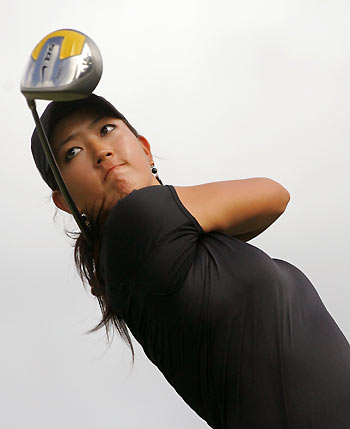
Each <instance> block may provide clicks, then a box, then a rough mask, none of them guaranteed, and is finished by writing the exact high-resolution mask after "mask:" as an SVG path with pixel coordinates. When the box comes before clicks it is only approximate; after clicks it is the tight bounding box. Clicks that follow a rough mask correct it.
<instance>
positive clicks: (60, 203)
mask: <svg viewBox="0 0 350 429" xmlns="http://www.w3.org/2000/svg"><path fill="white" fill-rule="evenodd" d="M52 199H53V202H54V203H55V206H56V207H57V208H59V209H61V210H63V211H65V212H67V213H70V214H72V212H71V211H70V209H69V206H68V204H67V203H66V200H65V199H64V198H63V195H62V193H61V191H53V193H52Z"/></svg>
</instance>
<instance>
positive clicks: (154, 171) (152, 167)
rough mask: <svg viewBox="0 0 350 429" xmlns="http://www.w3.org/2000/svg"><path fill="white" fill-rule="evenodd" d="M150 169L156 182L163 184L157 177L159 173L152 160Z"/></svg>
mask: <svg viewBox="0 0 350 429" xmlns="http://www.w3.org/2000/svg"><path fill="white" fill-rule="evenodd" d="M151 171H152V174H154V175H155V177H156V179H157V180H158V182H159V183H160V184H161V185H163V182H162V181H161V180H160V178H159V175H158V170H157V168H156V167H155V166H154V161H152V164H151Z"/></svg>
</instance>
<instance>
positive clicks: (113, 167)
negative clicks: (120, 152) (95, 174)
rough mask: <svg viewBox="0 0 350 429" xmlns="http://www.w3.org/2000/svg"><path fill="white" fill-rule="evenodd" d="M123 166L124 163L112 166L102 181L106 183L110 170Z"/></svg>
mask: <svg viewBox="0 0 350 429" xmlns="http://www.w3.org/2000/svg"><path fill="white" fill-rule="evenodd" d="M124 164H125V163H123V164H117V165H113V166H112V167H111V168H109V169H108V170H107V171H106V174H105V177H104V179H103V181H104V182H105V181H106V179H107V176H108V175H109V173H110V172H111V171H112V170H114V169H115V168H116V167H120V166H122V165H124Z"/></svg>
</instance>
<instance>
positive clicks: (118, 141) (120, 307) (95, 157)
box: [32, 95, 350, 429]
mask: <svg viewBox="0 0 350 429" xmlns="http://www.w3.org/2000/svg"><path fill="white" fill-rule="evenodd" d="M42 121H43V124H44V128H45V130H46V132H47V134H48V136H49V140H50V141H51V146H52V148H53V151H54V153H55V156H56V159H57V162H58V164H59V166H60V169H61V172H62V175H63V178H64V180H65V182H66V184H67V187H68V189H69V190H70V192H71V195H72V197H73V200H74V201H75V203H76V205H77V207H78V209H79V211H80V212H81V213H84V216H85V218H86V222H87V224H88V225H89V227H90V230H91V232H92V235H93V245H92V247H89V246H88V244H87V243H86V241H85V239H84V237H83V236H79V237H78V239H77V242H76V249H75V256H76V262H77V265H78V267H79V269H80V273H81V276H82V278H83V279H84V278H86V279H87V280H88V281H89V283H90V285H91V288H92V293H93V294H94V295H96V296H97V298H98V300H99V303H100V306H101V310H102V313H103V319H102V321H101V322H100V324H99V325H98V326H97V327H96V328H95V329H98V328H99V327H101V326H103V325H106V326H108V324H110V323H112V322H114V324H115V326H116V327H117V329H118V331H119V333H120V334H121V335H122V336H123V338H124V339H126V340H127V341H128V342H129V345H130V347H131V350H132V351H133V349H132V344H131V340H130V337H129V334H128V329H127V327H128V328H129V329H130V331H131V332H132V334H133V335H134V337H135V338H136V339H137V341H138V342H139V343H140V344H141V345H142V347H143V349H144V351H145V353H146V355H147V356H148V358H149V359H150V360H151V361H152V362H153V363H154V364H155V365H156V366H157V367H158V368H159V369H160V371H161V372H162V373H163V375H164V376H165V378H166V379H167V380H168V381H169V383H170V384H171V385H172V386H173V387H174V388H175V390H176V391H177V392H178V393H179V394H180V395H181V396H182V398H183V399H184V400H185V401H186V402H187V404H188V405H189V406H190V407H192V409H193V410H194V411H195V412H196V413H197V414H198V415H199V416H201V417H202V418H203V419H204V420H206V422H207V423H208V425H209V426H211V427H213V428H215V429H234V428H240V429H243V428H244V429H246V428H254V429H257V428H269V429H275V428H276V429H277V428H278V429H279V428H281V429H282V428H283V429H285V428H298V429H303V428H322V429H326V428H327V429H330V428H334V429H346V428H350V347H349V343H348V342H347V340H346V338H345V337H344V335H343V334H342V332H341V331H340V330H339V328H338V326H337V325H336V323H335V322H334V320H333V319H332V317H331V316H330V315H329V313H328V312H327V310H326V308H325V306H324V305H323V303H322V302H321V300H320V298H319V296H318V294H317V292H316V290H315V289H314V287H313V285H312V284H311V282H310V281H309V279H308V278H307V277H306V276H305V275H304V274H303V273H302V272H301V271H300V270H299V269H298V268H296V267H295V266H293V265H292V264H290V263H288V262H286V261H283V260H280V259H275V258H270V257H269V256H268V255H267V254H266V253H264V252H263V251H261V250H260V249H258V248H256V247H254V246H252V245H250V244H247V241H248V240H250V239H251V238H253V237H255V236H257V235H258V234H260V233H261V232H262V231H264V230H265V229H266V228H267V227H268V226H269V225H271V224H272V223H273V222H274V221H275V220H276V219H277V218H278V217H279V216H280V215H281V214H282V213H283V211H284V210H285V208H286V206H287V204H288V201H289V198H290V196H289V193H288V191H287V190H286V189H285V188H284V187H283V186H282V185H280V184H279V183H277V182H275V181H273V180H271V179H267V178H253V179H246V180H232V181H227V182H216V183H208V184H203V185H198V186H184V187H179V186H172V185H162V182H161V180H160V179H159V177H158V175H157V171H156V169H155V167H154V162H153V158H152V153H151V149H150V145H149V143H148V141H147V140H146V138H145V137H143V136H141V135H139V134H138V133H137V131H136V130H135V129H134V128H133V127H132V126H131V125H130V124H129V122H128V121H127V120H126V119H125V117H124V116H123V115H121V114H120V112H118V111H117V110H116V109H115V108H114V107H113V106H112V105H111V104H110V103H108V102H107V101H106V100H104V99H103V98H100V97H98V96H96V95H92V96H91V97H89V98H87V99H84V100H79V101H74V102H60V103H58V102H53V103H51V104H50V105H49V106H48V107H47V109H46V110H45V112H44V114H43V115H42ZM32 151H33V155H34V159H35V162H36V165H37V167H38V169H39V171H40V173H41V175H42V177H43V179H44V180H45V181H46V183H47V184H48V185H49V186H50V187H51V189H52V190H53V200H54V202H55V204H56V206H57V207H59V208H60V209H62V210H64V211H67V212H69V207H68V206H67V204H66V202H65V201H64V199H63V197H62V194H61V192H60V191H59V189H58V188H57V185H56V183H55V180H54V178H53V176H52V173H51V171H50V169H49V167H48V164H47V161H46V159H45V156H44V153H43V151H42V149H41V145H40V142H39V139H38V136H37V133H36V131H35V132H34V134H33V136H32ZM107 335H108V330H107Z"/></svg>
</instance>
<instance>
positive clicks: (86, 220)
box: [81, 213, 90, 226]
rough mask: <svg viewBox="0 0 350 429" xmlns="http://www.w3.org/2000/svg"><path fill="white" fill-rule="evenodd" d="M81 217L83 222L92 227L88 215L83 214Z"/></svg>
mask: <svg viewBox="0 0 350 429" xmlns="http://www.w3.org/2000/svg"><path fill="white" fill-rule="evenodd" d="M81 217H82V219H83V222H84V223H85V225H86V226H90V222H89V219H88V217H87V216H86V214H85V213H82V214H81Z"/></svg>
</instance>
